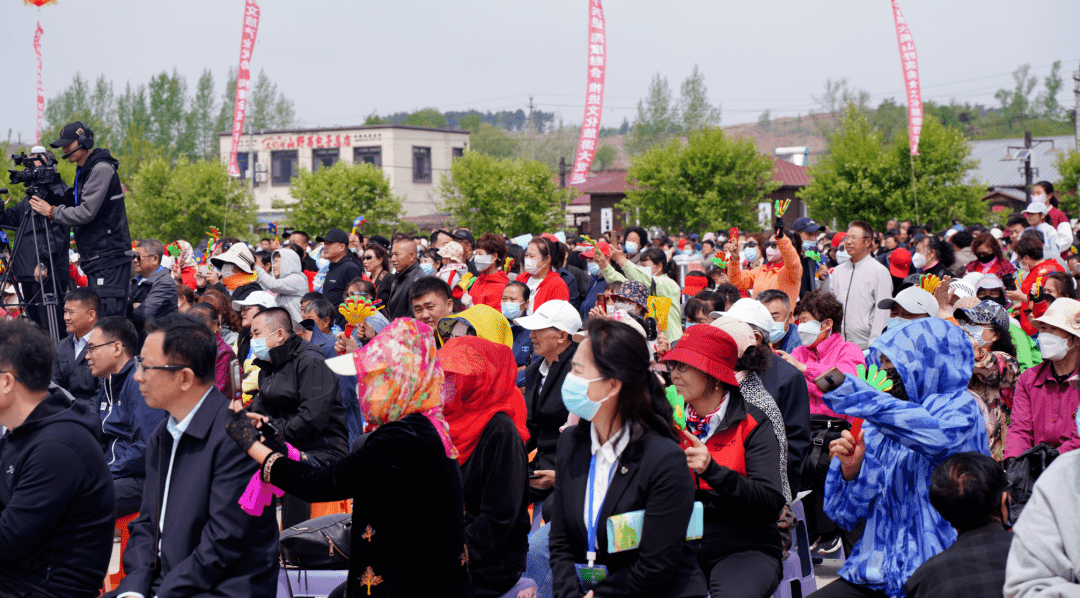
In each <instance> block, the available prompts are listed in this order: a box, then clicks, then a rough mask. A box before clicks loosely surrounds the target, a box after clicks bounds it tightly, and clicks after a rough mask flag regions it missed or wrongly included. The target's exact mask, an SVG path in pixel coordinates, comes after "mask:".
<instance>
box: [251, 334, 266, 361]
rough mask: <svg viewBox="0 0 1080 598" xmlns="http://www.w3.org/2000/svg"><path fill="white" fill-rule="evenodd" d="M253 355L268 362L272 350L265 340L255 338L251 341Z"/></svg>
mask: <svg viewBox="0 0 1080 598" xmlns="http://www.w3.org/2000/svg"><path fill="white" fill-rule="evenodd" d="M251 353H252V355H254V356H255V357H257V358H259V359H261V360H263V361H268V360H269V359H270V349H269V347H267V346H266V339H265V338H253V339H251Z"/></svg>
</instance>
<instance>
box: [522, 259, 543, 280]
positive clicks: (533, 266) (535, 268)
mask: <svg viewBox="0 0 1080 598" xmlns="http://www.w3.org/2000/svg"><path fill="white" fill-rule="evenodd" d="M525 273H526V274H528V275H529V276H536V275H537V274H539V273H540V262H538V261H536V260H531V259H529V258H525Z"/></svg>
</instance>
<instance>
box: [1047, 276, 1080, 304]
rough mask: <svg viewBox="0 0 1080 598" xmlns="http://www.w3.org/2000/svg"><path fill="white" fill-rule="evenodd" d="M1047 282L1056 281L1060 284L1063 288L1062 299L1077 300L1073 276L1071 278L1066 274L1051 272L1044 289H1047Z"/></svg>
mask: <svg viewBox="0 0 1080 598" xmlns="http://www.w3.org/2000/svg"><path fill="white" fill-rule="evenodd" d="M1047 280H1056V281H1057V282H1058V285H1059V286H1060V287H1061V295H1060V298H1064V299H1075V298H1076V283H1075V282H1073V278H1072V276H1069V275H1068V274H1066V273H1064V272H1051V273H1049V274H1047V275H1046V278H1045V280H1043V287H1044V288H1045V287H1046V281H1047Z"/></svg>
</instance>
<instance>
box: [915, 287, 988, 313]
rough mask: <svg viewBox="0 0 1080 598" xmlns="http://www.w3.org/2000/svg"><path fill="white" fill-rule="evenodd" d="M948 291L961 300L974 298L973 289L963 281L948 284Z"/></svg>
mask: <svg viewBox="0 0 1080 598" xmlns="http://www.w3.org/2000/svg"><path fill="white" fill-rule="evenodd" d="M949 290H950V291H952V293H953V295H956V296H957V297H959V298H960V299H963V298H964V297H974V296H975V287H973V286H971V285H970V284H968V283H967V281H964V280H954V281H952V282H951V283H949ZM905 309H906V308H905Z"/></svg>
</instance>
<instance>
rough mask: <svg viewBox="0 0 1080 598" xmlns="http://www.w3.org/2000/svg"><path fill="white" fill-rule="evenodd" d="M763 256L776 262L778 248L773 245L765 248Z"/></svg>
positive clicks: (778, 252) (778, 253)
mask: <svg viewBox="0 0 1080 598" xmlns="http://www.w3.org/2000/svg"><path fill="white" fill-rule="evenodd" d="M765 258H766V259H768V260H769V261H770V262H776V261H779V260H780V250H779V249H777V248H775V247H766V248H765Z"/></svg>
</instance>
